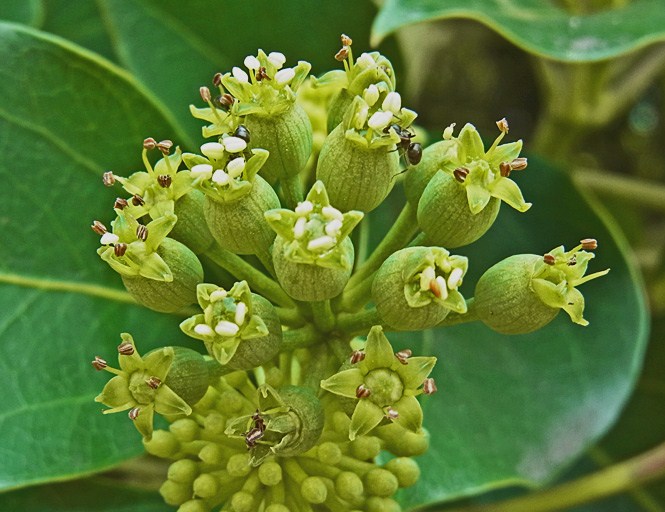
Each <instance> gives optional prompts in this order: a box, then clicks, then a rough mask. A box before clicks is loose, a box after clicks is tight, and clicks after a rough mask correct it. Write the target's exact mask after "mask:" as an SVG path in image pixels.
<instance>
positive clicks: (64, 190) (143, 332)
mask: <svg viewBox="0 0 665 512" xmlns="http://www.w3.org/2000/svg"><path fill="white" fill-rule="evenodd" d="M0 61H2V63H3V68H2V69H3V70H2V75H3V76H2V80H0V140H2V141H3V144H2V159H0V180H1V181H2V183H3V187H2V193H1V195H2V209H1V211H0V240H1V243H0V311H2V315H1V316H0V389H2V395H3V398H2V400H1V401H0V438H1V439H2V443H0V460H2V463H1V464H0V489H8V488H13V487H20V486H24V485H28V484H32V483H36V482H43V481H49V480H58V479H64V478H68V477H71V476H73V475H77V474H83V473H88V472H93V471H98V470H100V469H103V468H106V467H109V466H111V465H113V464H115V463H117V462H119V461H122V460H125V459H127V458H128V457H131V456H134V455H136V454H138V453H140V452H141V443H140V440H139V436H138V435H137V433H136V432H135V430H134V427H133V425H132V424H131V422H130V421H129V420H128V419H127V417H126V415H116V416H115V417H102V415H101V413H100V409H101V407H100V405H99V404H95V403H93V401H92V399H93V397H94V396H95V395H96V394H97V393H98V392H99V390H100V389H101V386H103V383H104V382H105V381H106V380H107V379H108V377H107V376H106V375H101V374H95V372H94V370H92V368H91V367H90V364H89V361H90V360H91V358H92V356H94V355H96V354H99V355H100V356H103V357H108V359H109V362H114V360H115V355H114V354H116V350H115V347H116V345H117V344H118V343H119V339H120V338H119V333H120V332H122V331H125V330H127V331H130V332H132V333H135V335H136V336H135V337H136V339H137V343H138V344H139V348H144V349H147V348H150V347H151V346H152V345H154V344H155V343H156V341H157V340H158V339H159V341H160V342H161V343H164V342H165V341H167V340H170V339H172V338H171V333H177V332H178V329H177V319H175V318H171V317H166V316H161V315H158V314H156V313H151V312H149V311H147V310H145V309H143V308H140V307H138V306H137V305H135V304H133V303H132V302H131V300H129V299H128V296H127V295H126V294H125V293H124V292H123V291H122V290H121V287H120V282H119V279H118V276H117V275H116V274H115V273H114V272H112V271H111V270H110V269H108V267H107V266H106V265H105V264H103V263H102V262H101V260H99V258H98V257H97V255H96V254H95V249H96V247H97V246H98V237H97V236H96V235H95V234H94V233H92V231H90V228H89V225H90V222H91V221H92V220H93V219H100V220H102V221H103V222H105V223H108V221H109V220H110V217H111V215H112V210H111V205H112V203H113V198H114V194H113V191H111V190H109V189H106V188H105V187H104V186H103V185H102V183H101V175H102V173H103V172H104V171H105V170H107V169H108V168H109V167H111V166H112V168H113V169H114V170H118V171H119V172H120V173H127V172H128V171H129V170H130V169H132V168H134V169H136V166H137V165H140V164H139V163H140V151H141V142H142V140H143V138H144V137H145V136H147V135H153V136H154V137H158V138H165V137H167V136H171V135H172V134H173V128H172V127H171V125H170V124H169V122H168V119H167V117H166V116H165V114H164V112H163V111H162V110H161V108H159V107H158V106H156V104H155V103H154V102H153V101H152V100H151V99H150V98H149V97H148V96H146V95H145V94H143V93H142V92H141V90H140V89H139V88H138V87H137V85H136V84H135V83H134V82H133V81H132V80H131V79H130V78H129V77H127V76H126V75H125V74H124V73H122V72H120V71H119V70H117V69H115V68H114V67H113V66H111V65H109V64H107V63H105V62H103V61H101V60H98V59H97V58H95V57H94V56H93V55H91V54H88V53H87V52H83V51H80V50H78V49H77V48H75V47H73V46H72V45H70V44H68V43H65V42H63V41H61V40H59V39H55V38H53V37H51V36H47V35H44V34H41V33H39V32H35V31H32V30H30V29H26V28H22V27H21V26H19V25H12V24H5V23H2V24H0ZM107 225H108V224H107ZM115 363H117V361H115Z"/></svg>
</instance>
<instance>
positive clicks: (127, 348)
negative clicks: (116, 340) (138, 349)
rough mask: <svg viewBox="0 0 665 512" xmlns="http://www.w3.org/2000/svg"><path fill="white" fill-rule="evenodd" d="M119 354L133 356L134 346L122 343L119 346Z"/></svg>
mask: <svg viewBox="0 0 665 512" xmlns="http://www.w3.org/2000/svg"><path fill="white" fill-rule="evenodd" d="M118 354H120V355H123V356H131V355H132V354H134V345H132V344H131V343H121V344H120V345H118Z"/></svg>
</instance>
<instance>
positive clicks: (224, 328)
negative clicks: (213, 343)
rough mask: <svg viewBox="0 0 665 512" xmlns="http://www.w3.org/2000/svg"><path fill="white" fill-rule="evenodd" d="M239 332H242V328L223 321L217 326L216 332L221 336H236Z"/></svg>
mask: <svg viewBox="0 0 665 512" xmlns="http://www.w3.org/2000/svg"><path fill="white" fill-rule="evenodd" d="M238 331H240V327H238V326H237V325H236V324H234V323H233V322H229V321H227V320H222V321H220V322H219V323H218V324H217V325H216V326H215V332H216V333H217V334H219V335H220V336H227V337H230V336H235V335H236V334H238Z"/></svg>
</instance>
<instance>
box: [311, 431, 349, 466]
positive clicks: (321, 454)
mask: <svg viewBox="0 0 665 512" xmlns="http://www.w3.org/2000/svg"><path fill="white" fill-rule="evenodd" d="M347 428H348V427H347ZM316 454H317V456H318V458H319V460H320V461H321V462H323V463H324V464H326V465H329V466H335V465H336V464H337V463H338V462H339V461H340V460H342V450H341V449H340V447H339V446H338V445H337V443H333V442H331V441H328V442H325V443H321V444H320V445H319V446H318V448H317V452H316Z"/></svg>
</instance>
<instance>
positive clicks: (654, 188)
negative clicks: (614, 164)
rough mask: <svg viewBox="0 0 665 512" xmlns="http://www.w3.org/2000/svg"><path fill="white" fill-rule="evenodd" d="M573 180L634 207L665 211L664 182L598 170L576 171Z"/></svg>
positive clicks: (583, 186)
mask: <svg viewBox="0 0 665 512" xmlns="http://www.w3.org/2000/svg"><path fill="white" fill-rule="evenodd" d="M573 180H574V181H575V183H577V184H578V185H580V186H581V187H582V188H586V189H589V190H591V191H592V192H594V193H597V194H599V195H602V196H607V197H613V198H616V199H620V200H622V201H626V202H628V203H630V205H631V206H632V207H637V208H648V209H651V210H656V211H660V212H665V185H663V184H662V183H657V182H655V181H649V180H644V179H640V178H633V177H629V176H621V175H618V174H611V173H607V172H597V171H576V172H575V174H574V175H573Z"/></svg>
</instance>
